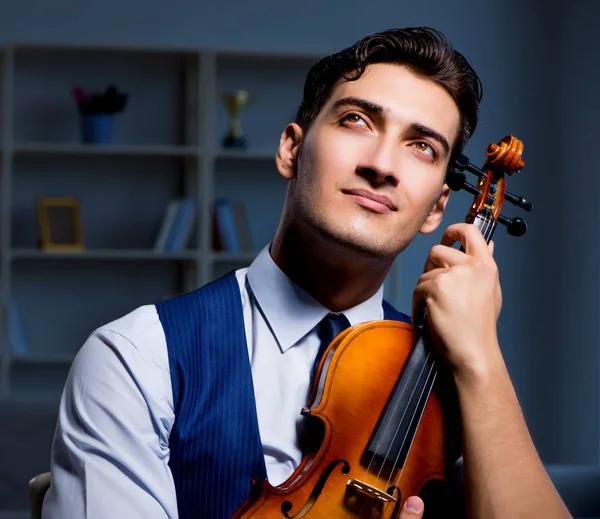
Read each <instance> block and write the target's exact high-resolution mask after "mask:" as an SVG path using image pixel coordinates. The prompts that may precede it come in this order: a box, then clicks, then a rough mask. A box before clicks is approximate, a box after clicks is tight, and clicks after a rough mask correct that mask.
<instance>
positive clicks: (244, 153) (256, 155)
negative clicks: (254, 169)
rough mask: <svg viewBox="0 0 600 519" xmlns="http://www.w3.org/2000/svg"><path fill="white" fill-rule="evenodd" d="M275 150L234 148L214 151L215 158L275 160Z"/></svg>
mask: <svg viewBox="0 0 600 519" xmlns="http://www.w3.org/2000/svg"><path fill="white" fill-rule="evenodd" d="M276 153H277V150H273V151H268V150H253V149H247V150H236V149H231V150H227V149H220V150H217V151H215V155H214V156H215V159H217V160H244V159H249V160H265V161H266V160H272V161H273V162H274V161H275V155H276Z"/></svg>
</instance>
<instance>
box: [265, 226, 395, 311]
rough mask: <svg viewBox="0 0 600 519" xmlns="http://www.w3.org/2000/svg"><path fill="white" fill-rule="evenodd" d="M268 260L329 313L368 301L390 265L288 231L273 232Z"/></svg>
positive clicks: (306, 233)
mask: <svg viewBox="0 0 600 519" xmlns="http://www.w3.org/2000/svg"><path fill="white" fill-rule="evenodd" d="M271 257H272V258H273V261H274V262H275V264H276V265H277V266H278V267H279V268H280V269H281V270H282V271H283V272H284V273H285V274H286V275H287V276H288V277H289V278H290V279H291V280H292V281H293V282H294V283H296V284H297V285H299V286H300V287H302V288H303V289H304V290H306V292H308V293H309V294H310V295H311V296H312V297H313V298H314V299H315V300H317V301H318V302H319V303H321V304H322V305H323V306H325V307H326V308H328V309H329V310H331V311H332V312H342V311H344V310H347V309H348V308H352V307H353V306H356V305H358V304H360V303H362V302H364V301H366V300H367V299H369V298H370V297H372V296H373V295H374V294H375V293H376V292H377V290H379V288H380V286H381V285H382V284H383V282H384V280H385V277H386V276H387V274H388V272H389V269H390V267H391V266H392V263H393V261H394V260H393V258H375V257H372V256H367V255H366V254H365V253H360V252H359V251H357V250H356V249H353V248H351V247H350V246H344V245H342V244H338V243H334V242H333V241H332V240H331V239H327V238H325V237H323V236H321V235H319V234H317V233H316V232H314V231H304V232H303V231H302V230H300V229H299V228H291V227H288V228H287V229H285V231H282V230H279V231H278V232H277V234H276V236H275V238H274V240H273V243H272V245H271Z"/></svg>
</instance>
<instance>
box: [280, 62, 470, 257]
mask: <svg viewBox="0 0 600 519" xmlns="http://www.w3.org/2000/svg"><path fill="white" fill-rule="evenodd" d="M458 129H459V112H458V108H457V106H456V104H455V103H454V101H453V100H452V98H451V97H450V95H449V94H448V93H447V92H446V91H445V90H444V89H443V88H442V87H440V86H438V85H436V84H434V83H433V82H431V81H429V80H427V79H423V78H420V77H417V76H416V75H414V74H413V73H412V72H410V71H409V70H408V69H406V68H404V67H402V66H398V65H393V64H375V65H370V66H369V67H368V69H367V70H366V72H365V74H364V75H363V76H362V77H361V78H360V79H358V80H357V81H342V82H340V83H338V85H337V86H336V87H335V88H334V90H333V92H332V95H331V97H330V99H329V100H328V102H327V103H326V105H325V106H324V107H323V109H322V110H321V112H320V113H319V115H318V116H317V118H316V119H315V121H314V123H313V126H312V127H311V129H310V130H309V132H308V133H307V134H306V135H305V136H303V142H302V147H301V152H300V155H299V156H298V163H297V166H296V168H295V171H294V174H293V177H292V178H290V179H291V180H292V182H291V183H290V191H289V193H288V200H287V204H290V203H291V206H290V207H289V208H288V209H290V210H291V211H292V214H293V218H294V219H295V220H299V223H300V222H301V224H307V225H309V226H311V227H312V228H313V230H316V231H317V232H319V233H321V234H325V235H327V236H330V237H331V238H333V239H334V240H335V241H337V242H338V243H343V244H345V245H347V246H350V247H351V248H353V249H356V250H361V251H363V252H365V253H367V254H369V255H375V256H393V255H396V254H398V253H399V252H401V251H402V250H403V249H404V248H405V247H406V246H407V245H408V244H409V243H410V242H411V241H412V239H413V238H414V237H415V235H416V234H417V232H419V231H421V232H423V233H426V232H431V231H433V230H434V229H435V228H436V227H437V225H438V224H439V222H440V220H441V215H442V211H443V208H444V206H445V203H446V201H447V197H448V192H449V191H448V188H447V187H446V188H445V189H443V187H444V176H445V171H446V167H447V165H448V162H449V159H450V150H451V149H452V146H453V144H454V142H455V140H456V138H457V135H458Z"/></svg>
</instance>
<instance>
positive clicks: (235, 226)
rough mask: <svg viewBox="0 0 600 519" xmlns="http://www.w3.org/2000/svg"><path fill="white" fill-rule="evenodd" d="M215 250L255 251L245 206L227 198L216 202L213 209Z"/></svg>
mask: <svg viewBox="0 0 600 519" xmlns="http://www.w3.org/2000/svg"><path fill="white" fill-rule="evenodd" d="M213 249H214V250H217V251H218V250H222V251H228V252H250V251H252V250H253V247H252V240H251V238H250V233H249V231H248V225H247V222H246V215H245V211H244V206H243V205H242V204H241V203H240V202H236V203H233V202H232V201H231V200H229V199H227V198H218V199H217V200H215V204H214V208H213Z"/></svg>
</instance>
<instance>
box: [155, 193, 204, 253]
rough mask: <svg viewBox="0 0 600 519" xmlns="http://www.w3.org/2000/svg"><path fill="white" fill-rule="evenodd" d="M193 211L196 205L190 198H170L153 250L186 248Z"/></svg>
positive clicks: (190, 230)
mask: <svg viewBox="0 0 600 519" xmlns="http://www.w3.org/2000/svg"><path fill="white" fill-rule="evenodd" d="M195 213H196V206H195V204H194V201H193V200H192V199H191V198H182V199H175V200H171V201H170V202H169V204H168V205H167V207H166V209H165V214H164V217H163V220H162V224H161V226H160V230H159V231H158V234H157V236H156V240H155V242H154V250H155V251H156V252H166V251H177V250H182V249H185V248H187V247H188V245H189V242H190V238H191V236H192V230H193V228H194V217H195Z"/></svg>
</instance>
